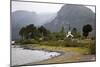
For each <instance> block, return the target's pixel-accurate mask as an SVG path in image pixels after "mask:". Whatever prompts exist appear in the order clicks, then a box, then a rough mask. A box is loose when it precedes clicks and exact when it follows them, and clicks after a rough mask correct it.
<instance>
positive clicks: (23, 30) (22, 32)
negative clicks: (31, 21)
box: [19, 27, 26, 39]
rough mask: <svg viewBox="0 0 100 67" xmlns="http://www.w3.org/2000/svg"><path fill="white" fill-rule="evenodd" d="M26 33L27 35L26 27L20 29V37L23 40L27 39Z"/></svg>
mask: <svg viewBox="0 0 100 67" xmlns="http://www.w3.org/2000/svg"><path fill="white" fill-rule="evenodd" d="M25 33H26V32H25V27H22V28H21V29H20V31H19V35H20V36H21V37H22V39H24V38H25V36H26V34H25Z"/></svg>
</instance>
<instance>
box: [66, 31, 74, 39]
mask: <svg viewBox="0 0 100 67" xmlns="http://www.w3.org/2000/svg"><path fill="white" fill-rule="evenodd" d="M66 37H67V38H69V37H71V38H73V37H74V36H73V35H72V34H71V31H68V33H67V34H66Z"/></svg>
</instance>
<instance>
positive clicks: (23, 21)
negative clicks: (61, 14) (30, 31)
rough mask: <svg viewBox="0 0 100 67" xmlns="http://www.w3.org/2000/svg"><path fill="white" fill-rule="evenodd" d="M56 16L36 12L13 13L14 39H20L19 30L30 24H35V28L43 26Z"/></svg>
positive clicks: (19, 11)
mask: <svg viewBox="0 0 100 67" xmlns="http://www.w3.org/2000/svg"><path fill="white" fill-rule="evenodd" d="M55 16H56V14H52V13H51V14H36V13H35V12H29V11H23V10H18V11H15V12H12V14H11V30H12V39H13V40H15V39H18V38H20V36H19V30H20V29H21V28H22V27H24V26H26V25H29V24H34V25H35V26H41V25H43V24H45V23H49V22H51V20H53V19H54V18H55Z"/></svg>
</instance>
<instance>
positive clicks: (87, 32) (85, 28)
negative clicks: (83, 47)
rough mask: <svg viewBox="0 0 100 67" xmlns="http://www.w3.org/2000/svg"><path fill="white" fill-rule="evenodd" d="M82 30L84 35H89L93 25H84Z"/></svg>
mask: <svg viewBox="0 0 100 67" xmlns="http://www.w3.org/2000/svg"><path fill="white" fill-rule="evenodd" d="M82 31H83V36H85V37H87V36H88V34H89V32H91V31H92V26H91V25H90V24H87V25H84V26H83V30H82Z"/></svg>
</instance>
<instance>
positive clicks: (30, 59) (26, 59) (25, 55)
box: [11, 47, 60, 66]
mask: <svg viewBox="0 0 100 67" xmlns="http://www.w3.org/2000/svg"><path fill="white" fill-rule="evenodd" d="M11 50H12V56H11V65H12V66H14V65H23V64H27V63H33V64H34V62H39V61H43V60H46V59H50V58H52V57H55V56H58V55H60V53H57V52H48V51H43V50H29V49H24V48H20V47H16V48H14V47H12V48H11Z"/></svg>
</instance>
